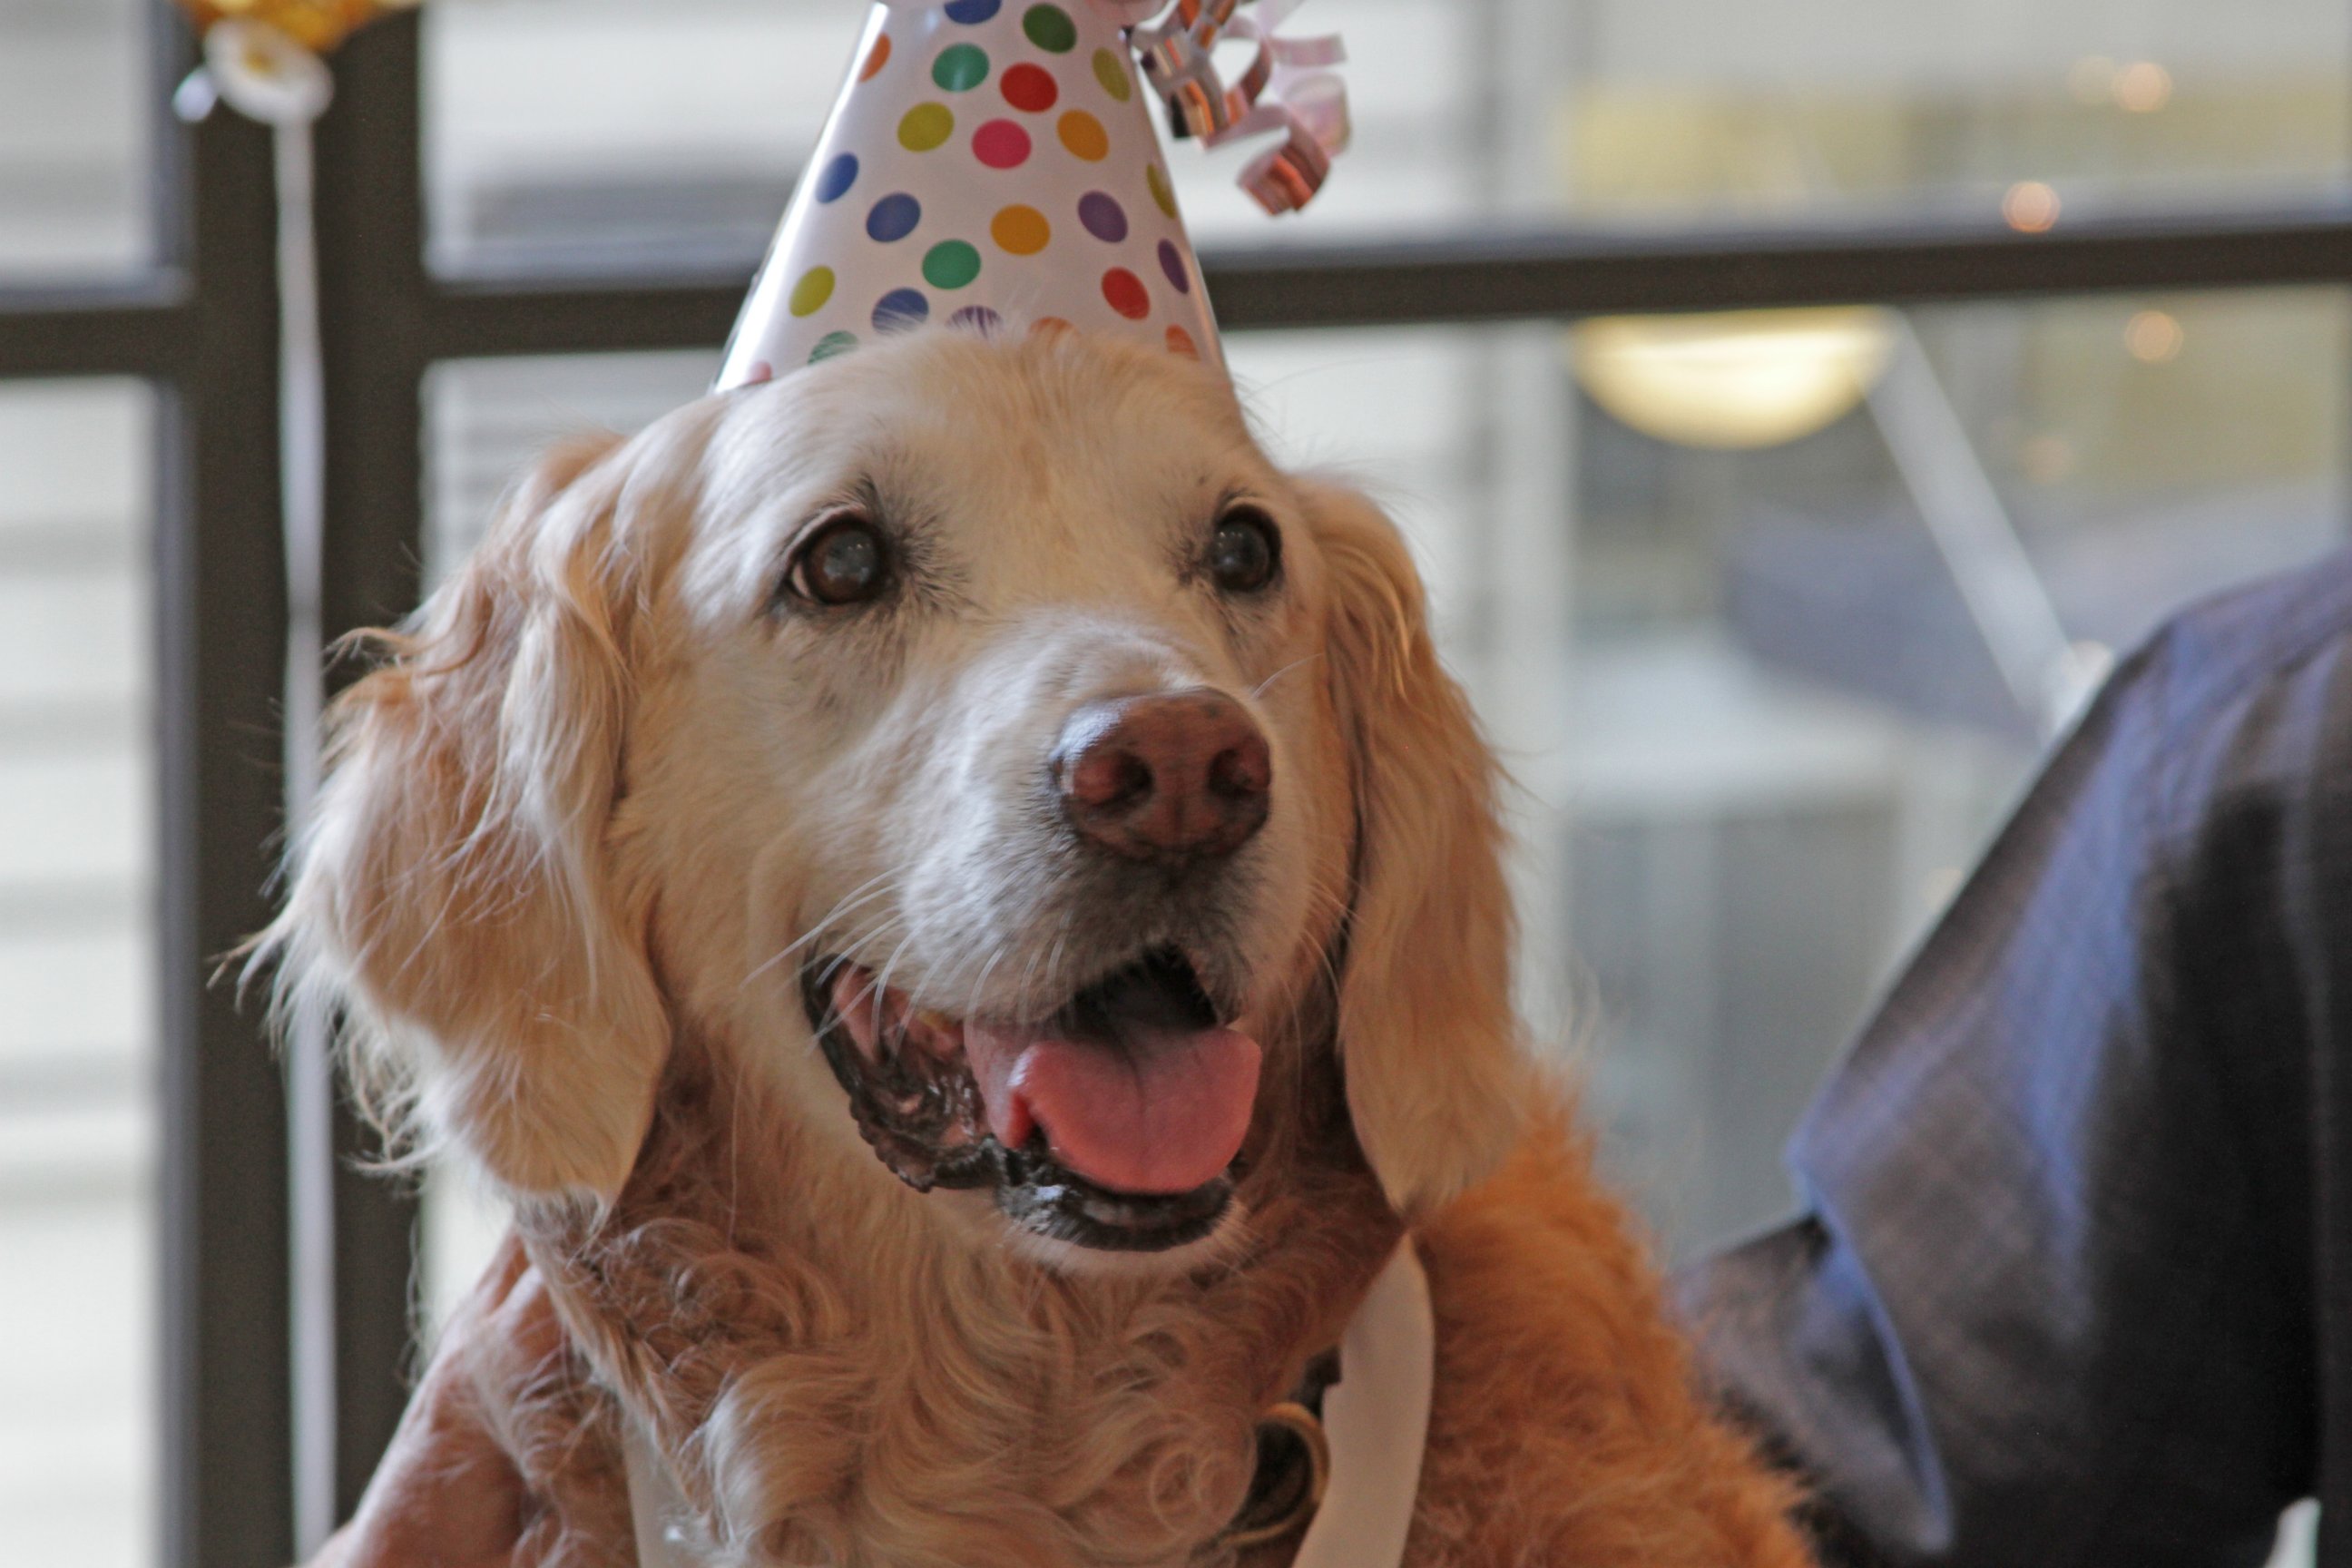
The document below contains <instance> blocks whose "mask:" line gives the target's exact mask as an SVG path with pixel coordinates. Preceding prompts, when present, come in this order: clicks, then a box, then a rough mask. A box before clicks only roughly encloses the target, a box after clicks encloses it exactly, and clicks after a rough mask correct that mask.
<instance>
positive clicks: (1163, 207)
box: [1143, 163, 1176, 217]
mask: <svg viewBox="0 0 2352 1568" xmlns="http://www.w3.org/2000/svg"><path fill="white" fill-rule="evenodd" d="M1143 183H1144V184H1147V185H1150V187H1151V199H1152V200H1153V201H1155V202H1157V203H1158V204H1159V205H1160V211H1161V212H1164V213H1166V214H1167V215H1168V216H1170V217H1174V216H1176V193H1175V192H1174V191H1171V190H1170V189H1169V188H1168V176H1167V175H1166V174H1162V173H1161V172H1160V165H1159V164H1157V163H1147V164H1145V165H1144V169H1143Z"/></svg>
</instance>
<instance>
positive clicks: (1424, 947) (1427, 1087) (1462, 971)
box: [1304, 483, 1530, 1215]
mask: <svg viewBox="0 0 2352 1568" xmlns="http://www.w3.org/2000/svg"><path fill="white" fill-rule="evenodd" d="M1304 493H1305V495H1306V498H1307V503H1308V506H1309V509H1310V514H1311V517H1312V520H1313V522H1314V527H1315V531H1316V534H1317V537H1318V542H1319V543H1320V546H1321V553H1322V557H1323V560H1324V562H1325V563H1326V570H1327V572H1328V577H1329V605H1328V630H1327V632H1326V639H1327V641H1326V654H1327V658H1328V667H1329V670H1330V681H1331V692H1332V699H1333V701H1334V703H1335V705H1336V707H1337V710H1338V716H1339V723H1340V725H1341V727H1342V729H1343V730H1344V731H1345V734H1346V737H1347V744H1348V749H1349V766H1350V769H1351V771H1352V773H1353V775H1354V791H1355V812H1356V846H1355V864H1354V888H1353V896H1352V899H1351V902H1350V910H1349V923H1348V930H1347V937H1346V942H1347V946H1346V952H1345V953H1344V957H1343V963H1344V968H1343V969H1342V971H1341V974H1340V980H1339V1051H1340V1058H1341V1064H1342V1068H1343V1070H1344V1071H1345V1073H1346V1075H1347V1083H1348V1108H1349V1114H1350V1115H1351V1116H1352V1118H1353V1119H1354V1121H1355V1126H1356V1136H1357V1138H1358V1140H1359V1142H1361V1143H1362V1145H1363V1149H1364V1153H1365V1156H1366V1157H1367V1158H1368V1159H1369V1160H1370V1162H1371V1165H1372V1169H1373V1171H1374V1173H1376V1174H1378V1176H1379V1177H1380V1179H1381V1185H1382V1187H1383V1188H1385V1189H1386V1191H1387V1193H1388V1195H1389V1199H1390V1201H1391V1203H1393V1204H1394V1205H1396V1206H1397V1208H1398V1210H1399V1211H1400V1212H1402V1213H1403V1214H1406V1215H1413V1214H1416V1213H1419V1212H1423V1211H1425V1210H1426V1209H1427V1208H1429V1207H1430V1206H1432V1205H1437V1204H1441V1203H1443V1202H1444V1201H1445V1200H1446V1199H1448V1198H1450V1197H1452V1196H1454V1194H1457V1193H1459V1192H1461V1191H1462V1190H1463V1189H1464V1188H1465V1187H1467V1186H1469V1185H1471V1184H1474V1183H1475V1182H1476V1181H1478V1180H1479V1179H1480V1178H1482V1177H1484V1176H1485V1175H1486V1174H1487V1173H1489V1172H1491V1171H1492V1170H1493V1169H1494V1168H1495V1166H1496V1165H1497V1164H1498V1163H1500V1162H1501V1161H1502V1159H1503V1156H1504V1155H1505V1154H1507V1152H1509V1151H1510V1149H1511V1147H1512V1146H1513V1144H1514V1143H1516V1142H1517V1139H1518V1136H1519V1132H1520V1130H1521V1127H1522V1125H1523V1119H1524V1117H1525V1114H1526V1111H1525V1107H1526V1105H1527V1090H1528V1088H1529V1087H1530V1082H1529V1076H1528V1058H1526V1056H1525V1054H1524V1052H1523V1048H1522V1041H1521V1037H1520V1031H1519V1025H1518V1020H1517V1016H1516V1014H1515V1013H1514V1011H1513V1007H1512V1002H1511V957H1512V949H1513V943H1514V941H1515V936H1514V931H1513V922H1512V917H1511V902H1510V893H1509V889H1508V887H1507V883H1506V880H1505V877H1504V871H1503V864H1502V850H1503V831H1502V827H1501V826H1500V824H1499V822H1498V820H1497V817H1496V789H1497V785H1498V775H1497V773H1496V767H1495V763H1494V759H1493V757H1492V755H1491V754H1490V753H1489V752H1488V751H1487V749H1486V742H1485V740H1484V738H1483V737H1482V736H1481V735H1480V733H1479V731H1478V726H1477V722H1476V721H1475V718H1474V717H1473V716H1472V714H1471V711H1470V705H1469V702H1468V700H1467V699H1465V697H1464V695H1463V693H1462V689H1461V688H1460V687H1458V686H1456V685H1455V684H1454V680H1453V678H1452V677H1450V676H1448V675H1447V674H1446V673H1445V671H1444V668H1442V667H1441V666H1440V665H1439V663H1438V659H1437V650H1436V648H1435V647H1433V645H1432V643H1431V641H1430V636H1429V625H1428V616H1427V612H1426V609H1425V607H1424V604H1423V593H1422V586H1421V577H1420V574H1419V573H1418V572H1416V571H1415V570H1414V568H1413V563H1412V555H1411V553H1410V552H1408V551H1407V550H1406V548H1405V543H1404V541H1403V539H1402V537H1401V536H1400V535H1399V534H1398V532H1397V531H1396V528H1395V526H1394V525H1393V524H1392V523H1391V522H1390V521H1388V519H1387V518H1385V517H1384V516H1382V515H1381V512H1380V511H1379V510H1378V509H1376V508H1375V507H1374V506H1373V505H1372V504H1371V503H1370V501H1368V500H1364V499H1363V498H1362V497H1361V496H1359V495H1357V494H1354V493H1353V492H1351V491H1348V490H1345V489H1339V488H1338V487H1335V486H1330V485H1326V484H1318V483H1309V484H1307V486H1305V487H1304Z"/></svg>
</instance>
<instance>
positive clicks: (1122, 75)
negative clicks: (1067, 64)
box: [1095, 49, 1135, 103]
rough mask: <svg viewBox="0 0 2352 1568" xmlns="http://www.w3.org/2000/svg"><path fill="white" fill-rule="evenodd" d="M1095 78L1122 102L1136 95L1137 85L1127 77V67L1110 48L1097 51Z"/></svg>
mask: <svg viewBox="0 0 2352 1568" xmlns="http://www.w3.org/2000/svg"><path fill="white" fill-rule="evenodd" d="M1095 79H1096V80H1097V81H1098V82H1100V83H1102V89H1103V90H1104V91H1105V92H1107V93H1108V94H1110V95H1111V96H1112V97H1113V98H1115V99H1117V100H1119V101H1120V102H1121V103H1125V102H1126V101H1127V100H1129V99H1130V98H1132V97H1134V96H1135V86H1134V84H1133V83H1132V82H1130V81H1129V80H1128V79H1127V67H1126V66H1124V65H1122V64H1121V63H1120V62H1119V58H1118V56H1117V55H1115V54H1112V53H1111V52H1110V51H1109V50H1108V49H1097V50H1096V51H1095Z"/></svg>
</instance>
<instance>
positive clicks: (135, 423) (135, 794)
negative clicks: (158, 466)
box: [0, 382, 157, 1568]
mask: <svg viewBox="0 0 2352 1568" xmlns="http://www.w3.org/2000/svg"><path fill="white" fill-rule="evenodd" d="M153 417H154V416H153V409H152V398H151V397H150V395H149V394H148V391H147V389H146V388H145V387H144V386H143V385H141V384H135V383H120V382H85V383H76V384H64V383H56V384H18V385H13V386H0V473H5V474H6V475H7V476H8V482H7V483H6V484H5V486H0V996H5V997H6V998H7V1003H8V1005H7V1006H6V1008H5V1010H0V1258H6V1259H7V1265H6V1268H5V1276H0V1278H5V1283H0V1519H5V1520H6V1521H8V1528H7V1542H8V1545H7V1548H6V1551H5V1552H0V1555H5V1557H6V1558H7V1560H8V1561H10V1562H22V1563H92V1564H100V1563H103V1564H122V1565H124V1568H128V1565H130V1564H132V1563H147V1562H150V1561H152V1558H153V1555H154V1551H155V1544H154V1542H153V1540H152V1531H153V1518H154V1514H153V1503H152V1498H153V1484H154V1476H153V1472H154V1458H155V1456H154V1445H155V1441H156V1437H155V1400H156V1381H155V1380H156V1363H155V1340H156V1333H157V1329H156V1324H155V1320H154V1305H155V1290H156V1284H155V1274H154V1256H155V1251H156V1237H155V1221H154V1204H153V1192H152V1187H153V1165H154V1142H155V1110H154V1103H153V1086H152V1079H153V1073H154V1050H155V1045H154V1041H155V997H154V953H153V946H152V942H153V939H152V926H151V909H152V893H153V884H154V863H155V852H154V845H153V840H152V821H153V816H154V814H153V811H152V804H151V803H152V783H151V781H152V776H153V757H152V749H151V748H152V742H151V738H150V737H151V732H152V712H151V705H152V688H151V682H150V679H149V675H148V661H149V657H150V653H149V650H150V646H151V643H152V636H151V633H150V630H149V625H150V613H149V605H150V590H149V576H148V560H149V552H148V530H149V512H150V507H151V500H150V495H149V487H148V483H147V476H148V475H149V474H151V473H152V471H153V463H152V456H151V454H152V449H153V436H152V424H153Z"/></svg>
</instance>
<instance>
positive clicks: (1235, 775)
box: [1209, 734, 1274, 797]
mask: <svg viewBox="0 0 2352 1568" xmlns="http://www.w3.org/2000/svg"><path fill="white" fill-rule="evenodd" d="M1273 782H1274V760H1273V758H1272V756H1271V755H1270V754H1269V753H1268V752H1267V751H1266V749H1265V737H1263V736H1260V735H1255V734H1253V735H1251V736H1250V737H1249V738H1248V739H1247V740H1245V741H1244V742H1242V743H1241V744H1239V745H1236V746H1230V747H1228V748H1226V749H1225V750H1224V751H1222V752H1218V753H1217V754H1216V757H1215V759H1214V760H1213V761H1212V762H1211V763H1209V787H1210V788H1211V789H1213V790H1215V791H1216V792H1217V793H1218V794H1219V795H1227V796H1233V797H1241V796H1247V795H1264V794H1265V792H1266V789H1267V787H1268V786H1269V785H1271V784H1273Z"/></svg>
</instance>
